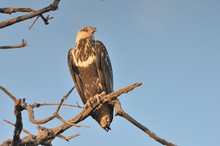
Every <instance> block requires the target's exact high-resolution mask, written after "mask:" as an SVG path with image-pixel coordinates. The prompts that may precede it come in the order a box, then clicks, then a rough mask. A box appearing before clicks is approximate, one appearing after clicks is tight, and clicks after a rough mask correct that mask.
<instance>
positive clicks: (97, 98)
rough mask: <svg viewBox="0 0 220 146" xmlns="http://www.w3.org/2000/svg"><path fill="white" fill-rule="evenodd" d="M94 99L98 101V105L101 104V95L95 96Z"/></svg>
mask: <svg viewBox="0 0 220 146" xmlns="http://www.w3.org/2000/svg"><path fill="white" fill-rule="evenodd" d="M94 98H95V99H96V102H97V103H100V96H99V94H96V95H95V96H94Z"/></svg>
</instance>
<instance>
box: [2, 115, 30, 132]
mask: <svg viewBox="0 0 220 146" xmlns="http://www.w3.org/2000/svg"><path fill="white" fill-rule="evenodd" d="M4 121H5V122H6V123H8V124H10V125H12V126H15V124H14V123H12V122H10V121H8V120H6V119H4ZM22 131H24V132H25V133H26V134H28V135H29V136H34V135H33V134H31V133H30V132H29V131H27V130H26V129H24V128H22Z"/></svg>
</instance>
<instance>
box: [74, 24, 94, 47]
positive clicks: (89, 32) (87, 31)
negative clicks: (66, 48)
mask: <svg viewBox="0 0 220 146" xmlns="http://www.w3.org/2000/svg"><path fill="white" fill-rule="evenodd" d="M95 31H96V28H95V27H92V26H86V27H85V28H83V29H81V30H79V31H78V32H77V35H76V43H78V42H79V40H80V39H83V38H88V37H90V38H92V39H94V33H95Z"/></svg>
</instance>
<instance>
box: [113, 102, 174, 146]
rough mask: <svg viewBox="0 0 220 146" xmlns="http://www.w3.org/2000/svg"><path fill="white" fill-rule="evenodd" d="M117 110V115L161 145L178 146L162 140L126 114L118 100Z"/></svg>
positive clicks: (116, 103)
mask: <svg viewBox="0 0 220 146" xmlns="http://www.w3.org/2000/svg"><path fill="white" fill-rule="evenodd" d="M115 110H116V115H118V116H121V117H123V118H125V119H126V120H128V121H129V122H131V123H132V124H134V125H135V126H136V127H138V128H139V129H141V130H142V131H144V132H145V133H146V134H148V135H149V136H150V137H152V138H153V139H155V140H156V141H158V142H159V143H161V144H163V145H166V146H176V145H174V144H172V143H170V142H167V141H166V140H164V139H162V138H160V137H159V136H157V135H156V134H155V133H153V132H152V131H150V130H149V129H148V128H147V127H145V126H144V125H142V124H140V123H139V122H138V121H136V120H135V119H134V118H132V117H131V116H130V115H129V114H127V113H126V112H124V110H123V109H122V108H121V104H120V102H119V100H117V101H116V102H115Z"/></svg>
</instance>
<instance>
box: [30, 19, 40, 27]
mask: <svg viewBox="0 0 220 146" xmlns="http://www.w3.org/2000/svg"><path fill="white" fill-rule="evenodd" d="M38 18H40V16H37V17H36V18H35V19H34V21H33V23H32V24H31V26H29V30H30V29H31V28H32V27H33V26H34V24H35V22H37V20H38Z"/></svg>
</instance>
